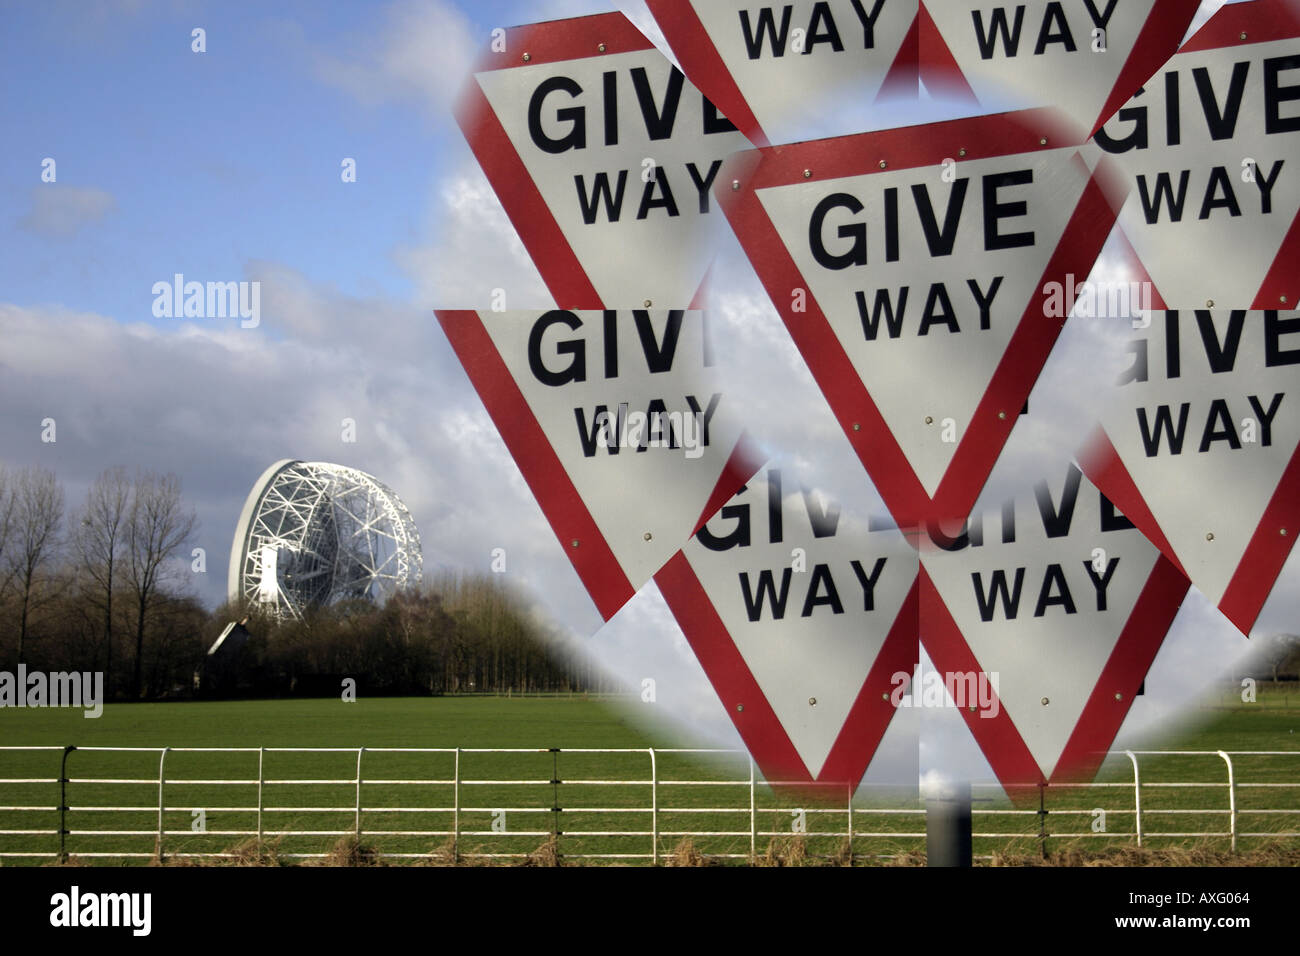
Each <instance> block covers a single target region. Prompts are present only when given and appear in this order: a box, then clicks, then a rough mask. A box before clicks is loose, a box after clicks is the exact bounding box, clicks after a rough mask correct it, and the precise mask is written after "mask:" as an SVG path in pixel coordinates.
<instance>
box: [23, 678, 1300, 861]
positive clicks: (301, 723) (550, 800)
mask: <svg viewBox="0 0 1300 956" xmlns="http://www.w3.org/2000/svg"><path fill="white" fill-rule="evenodd" d="M1199 716H1200V717H1201V718H1202V720H1203V723H1202V724H1201V725H1200V726H1199V727H1198V728H1197V729H1195V730H1193V731H1190V732H1186V733H1184V734H1182V735H1180V736H1179V737H1177V738H1176V739H1163V740H1153V741H1151V742H1150V744H1149V745H1148V749H1152V750H1220V749H1223V750H1283V751H1288V752H1292V751H1300V740H1297V736H1296V734H1294V732H1293V731H1294V730H1295V729H1296V727H1297V726H1300V693H1297V688H1296V687H1294V686H1287V685H1281V686H1278V687H1272V686H1269V685H1262V686H1261V689H1260V693H1259V699H1258V702H1256V703H1253V704H1243V703H1241V702H1240V700H1239V699H1238V698H1237V697H1235V696H1233V697H1225V698H1223V700H1222V701H1220V702H1217V703H1216V705H1215V706H1212V707H1207V708H1205V709H1204V710H1203V711H1202V712H1201V714H1200V715H1199ZM0 743H3V744H5V745H10V746H12V745H26V746H57V747H60V748H61V747H62V746H64V745H68V744H75V745H76V746H77V747H78V748H79V749H78V750H77V751H75V752H73V753H72V754H70V755H69V756H68V764H67V766H68V777H69V778H70V781H71V782H69V783H68V784H67V804H68V806H69V807H70V808H71V809H69V811H68V812H67V814H66V821H67V822H66V826H67V828H68V830H69V831H71V832H70V833H69V834H68V835H67V837H66V846H65V849H66V851H67V852H68V853H69V854H71V855H74V856H76V855H81V854H88V853H122V852H133V853H137V854H140V856H138V857H134V858H127V859H128V860H129V859H134V860H137V861H144V860H147V859H148V857H149V856H151V855H152V854H153V852H154V850H155V839H156V836H155V835H156V831H157V828H158V811H157V806H158V782H157V780H158V773H159V753H158V751H156V750H155V751H150V752H137V753H121V752H114V753H105V752H96V751H91V750H86V749H80V748H88V747H95V746H116V747H122V746H130V747H145V748H150V747H152V748H160V747H244V748H254V752H251V753H234V754H226V753H217V754H214V753H186V752H175V751H173V752H169V753H168V754H167V756H166V762H165V778H166V781H167V782H166V783H165V786H164V798H165V803H166V807H167V810H166V813H165V816H164V821H163V822H164V829H165V830H166V833H165V835H164V840H163V849H164V852H165V853H167V854H177V853H182V852H219V851H225V850H229V849H230V848H231V847H233V846H235V845H236V844H239V843H241V842H243V841H244V840H245V839H246V838H245V837H243V836H239V835H237V834H235V833H233V832H231V831H253V832H256V829H257V825H258V812H257V793H258V788H257V786H256V781H257V779H258V772H259V770H258V764H259V754H258V753H257V752H256V748H258V747H265V748H292V747H340V748H356V747H363V746H364V747H366V748H368V749H367V752H366V753H365V754H364V756H363V758H362V768H361V778H362V784H361V790H362V804H363V813H362V815H361V825H362V829H363V831H364V834H363V839H362V843H363V844H365V845H369V846H373V847H374V848H376V849H378V850H380V851H383V852H387V853H402V854H412V855H427V854H430V853H434V852H438V851H446V850H447V849H449V848H450V847H451V843H452V838H451V835H450V834H451V832H452V831H453V830H455V831H457V832H458V833H459V838H458V840H457V841H456V849H457V850H458V851H459V852H460V854H461V855H462V856H470V858H471V859H474V857H473V854H476V853H486V852H493V853H512V854H520V855H523V854H527V853H529V852H531V851H535V850H537V848H538V847H539V846H540V845H542V844H543V843H545V842H546V840H547V837H548V836H549V834H550V833H551V832H552V831H553V830H556V829H558V830H559V831H560V832H561V836H560V838H559V841H558V844H557V846H558V849H559V851H560V853H561V854H563V856H564V857H565V858H568V859H582V858H584V857H582V856H581V855H582V854H609V855H613V858H617V856H618V855H620V854H629V855H632V854H635V855H643V854H647V853H648V852H649V851H650V849H651V846H652V837H651V835H650V832H649V831H651V829H652V827H653V828H654V829H655V831H656V833H657V840H655V841H654V843H655V845H656V846H657V849H658V851H659V853H660V854H661V856H663V855H668V854H671V852H672V851H673V850H674V848H676V847H677V846H678V845H679V843H680V842H681V840H682V836H681V834H682V833H683V832H684V831H688V830H689V831H695V832H698V831H701V830H708V831H714V832H718V831H724V835H714V836H699V837H695V838H693V840H692V842H693V844H694V846H695V847H696V849H698V850H701V851H703V852H705V853H709V854H733V855H735V856H736V857H739V858H743V857H746V856H748V854H749V852H750V849H751V840H750V837H749V834H748V831H749V824H750V810H749V805H750V791H749V786H748V774H749V771H748V763H747V761H746V760H745V759H744V758H743V757H729V758H722V759H721V762H719V760H718V759H714V760H711V761H709V762H706V760H705V758H702V757H698V756H689V757H688V756H685V755H673V754H658V755H657V759H656V766H655V776H656V779H657V780H659V781H660V785H659V787H658V788H657V794H656V799H657V803H658V811H659V812H658V813H657V814H656V815H654V816H653V817H652V815H651V814H650V813H649V812H648V809H649V807H650V805H651V799H652V788H651V785H650V780H651V764H650V757H649V755H648V754H647V753H644V752H642V753H634V754H582V753H559V754H555V753H550V752H534V753H513V754H477V753H465V752H462V753H460V754H459V755H457V754H455V753H425V754H385V753H376V752H371V751H372V750H373V749H375V748H386V747H402V748H456V747H460V748H462V750H465V749H472V748H497V747H516V748H535V749H539V750H543V751H545V750H546V749H547V748H552V747H557V748H561V749H564V750H570V749H582V748H616V749H622V748H640V749H642V750H644V748H648V747H654V748H672V747H681V746H689V744H686V743H685V742H684V741H682V740H673V739H668V738H667V737H666V736H665V735H663V734H652V735H648V734H647V733H646V732H644V731H642V730H641V729H639V728H637V727H636V726H634V725H633V724H632V723H631V721H630V720H628V719H627V718H626V717H623V716H622V715H621V713H620V711H619V710H618V708H617V707H616V706H615V705H612V704H608V703H604V702H601V701H597V700H584V699H582V698H567V697H556V698H514V699H503V698H495V697H447V698H406V699H382V698H372V699H366V698H362V699H360V700H358V701H357V702H355V703H343V702H342V701H340V700H337V699H325V700H281V701H247V702H219V703H209V702H177V703H148V704H129V705H126V704H118V705H113V706H109V707H107V708H106V709H105V711H104V714H103V716H102V717H101V718H99V719H98V720H86V719H85V718H83V717H82V715H81V712H80V711H72V710H54V709H40V710H26V709H5V710H0ZM62 757H63V753H62V751H61V750H53V751H20V752H14V751H7V752H5V751H0V777H4V778H8V779H9V780H13V779H14V778H35V779H39V780H43V781H55V780H57V778H58V776H59V765H60V761H61V759H62ZM1236 763H1237V785H1238V786H1237V791H1236V796H1237V809H1238V818H1237V827H1238V833H1239V841H1238V844H1239V846H1240V847H1241V848H1243V849H1248V848H1250V847H1252V846H1257V845H1259V843H1260V842H1261V838H1258V837H1245V836H1241V834H1244V833H1247V832H1252V833H1255V832H1257V833H1275V832H1279V831H1283V830H1288V831H1296V830H1300V815H1298V814H1295V813H1289V814H1288V813H1283V814H1277V813H1270V814H1263V813H1252V812H1251V811H1255V810H1261V809H1270V810H1276V809H1284V810H1291V811H1295V810H1297V809H1300V788H1294V787H1292V788H1273V787H1262V786H1257V785H1258V784H1272V783H1281V782H1288V783H1292V784H1295V783H1300V757H1267V758H1262V757H1261V758H1238V759H1237V761H1236ZM1141 767H1142V779H1143V790H1142V800H1143V829H1144V831H1145V832H1146V833H1147V834H1148V837H1147V840H1146V845H1147V846H1180V845H1181V846H1186V845H1197V846H1214V847H1222V848H1224V849H1226V848H1227V845H1228V841H1227V839H1226V838H1223V839H1210V838H1204V837H1201V838H1196V837H1177V838H1156V837H1152V836H1150V834H1152V833H1153V832H1155V831H1175V832H1179V833H1191V834H1202V833H1209V832H1223V831H1226V829H1227V826H1228V813H1227V808H1228V792H1227V787H1226V773H1225V770H1226V767H1225V764H1224V762H1223V761H1222V760H1221V759H1220V758H1218V757H1217V756H1202V757H1192V756H1185V757H1160V758H1156V757H1144V758H1142V762H1141ZM356 769H357V756H356V753H355V751H353V752H351V753H271V754H265V755H263V756H262V778H263V780H264V781H266V782H265V783H264V793H263V806H262V813H261V820H262V831H263V833H264V835H265V837H266V838H267V839H268V840H272V841H273V842H274V845H275V846H276V848H277V850H278V851H279V852H280V853H282V854H294V853H301V854H315V853H323V852H325V851H327V850H329V849H330V848H331V847H332V846H333V845H334V844H335V843H336V842H337V841H338V840H339V838H340V837H341V836H343V835H346V834H351V833H353V832H354V830H355V827H356V811H355V800H356V796H357V786H356V784H355V782H354V780H355V776H356ZM458 769H459V772H457V771H458ZM86 778H96V780H97V782H87V781H86ZM104 778H111V779H115V780H136V781H141V782H124V783H108V782H102V781H103V779H104ZM457 778H459V780H460V784H459V787H457V786H456V784H455V781H456V779H457ZM556 779H558V780H560V781H562V782H560V783H558V784H557V783H554V782H553V781H554V780H556ZM705 779H708V780H720V779H730V780H734V781H736V782H737V783H738V784H739V785H738V786H700V785H691V784H689V783H687V781H691V780H696V781H698V780H705ZM1131 779H1132V769H1131V766H1130V764H1129V763H1128V761H1127V759H1125V758H1119V759H1118V760H1117V761H1111V762H1108V764H1107V765H1106V768H1105V770H1104V771H1103V773H1102V775H1101V777H1100V781H1101V782H1103V783H1121V784H1122V783H1128V782H1131ZM193 780H201V781H204V782H202V783H191V782H185V781H193ZM235 780H242V781H248V782H245V783H225V784H223V783H220V782H219V781H235ZM318 780H339V781H347V782H346V783H328V784H327V783H306V782H296V781H318ZM612 780H622V781H633V782H632V783H623V784H612V783H606V782H604V781H612ZM269 781H290V782H281V783H270V782H269ZM497 781H523V782H518V783H509V782H497ZM1172 782H1181V783H1187V782H1204V783H1206V784H1209V785H1210V786H1206V787H1198V788H1189V787H1163V786H1161V784H1164V783H1172ZM58 804H59V787H58V784H57V783H56V782H31V783H18V782H5V783H0V805H4V806H20V807H31V808H48V809H26V810H9V811H0V829H4V830H38V831H53V832H45V833H24V834H7V835H5V834H0V852H7V853H22V852H44V853H54V852H56V851H57V850H58V836H57V828H58V826H59V822H58V813H57V810H56V809H55V808H56V807H57V806H58ZM105 806H116V807H128V808H131V809H125V810H115V811H105V810H97V809H94V808H97V807H105ZM556 806H559V807H561V808H562V809H561V810H560V811H559V812H558V813H557V812H555V810H554V807H556ZM855 806H856V808H857V812H855V814H854V821H853V828H854V832H855V834H858V837H857V838H856V839H855V840H854V842H853V844H852V849H853V852H854V854H855V855H857V856H860V857H862V858H864V859H870V858H872V857H874V856H875V855H878V854H901V853H908V852H915V851H919V850H921V849H923V843H924V841H923V840H922V839H919V838H916V837H903V836H901V834H903V833H920V832H923V831H924V819H923V817H922V816H921V815H919V814H891V815H868V814H866V813H864V812H861V811H863V810H865V809H867V808H868V807H869V806H874V807H882V808H890V809H895V810H898V809H915V808H917V807H918V806H919V805H918V804H917V803H916V802H915V801H913V800H909V799H906V798H900V797H878V798H875V799H874V800H873V801H871V802H870V803H869V801H868V800H867V799H866V798H865V797H863V796H861V795H860V796H859V798H858V800H857V802H856V804H855ZM340 807H349V808H351V809H347V810H338V809H323V808H340ZM457 807H459V810H458V811H457V810H456V809H455V808H457ZM720 808H739V809H740V810H741V811H742V812H739V813H725V814H724V813H720V812H718V811H719V809H720ZM1047 808H1048V810H1049V811H1051V813H1050V814H1049V816H1048V822H1047V827H1048V830H1049V832H1050V833H1052V834H1053V836H1052V838H1051V839H1050V840H1049V848H1050V849H1052V850H1053V851H1056V850H1060V849H1063V848H1069V847H1070V846H1071V845H1077V846H1085V845H1086V846H1087V847H1088V848H1090V849H1100V848H1103V847H1104V846H1106V845H1108V844H1132V842H1133V837H1132V836H1131V834H1132V832H1133V820H1134V814H1133V791H1132V787H1131V785H1130V786H1116V787H1109V788H1107V787H1100V788H1090V789H1088V790H1086V791H1081V790H1062V791H1059V792H1052V793H1049V795H1048V798H1047ZM791 809H792V808H791V806H790V803H789V801H788V800H783V799H781V798H779V797H777V796H774V795H773V794H772V793H771V792H769V791H767V790H766V789H765V788H763V787H762V786H761V785H760V786H759V787H758V788H757V789H756V792H755V810H754V817H755V823H756V827H757V829H758V831H759V836H758V837H757V838H756V839H755V840H754V841H753V844H752V845H753V848H754V850H756V851H757V853H758V854H759V855H763V854H764V853H765V852H767V851H768V850H769V849H770V848H772V846H773V844H775V846H776V849H778V850H781V849H784V850H785V851H792V850H793V851H795V852H797V851H798V850H800V849H802V850H806V851H807V852H808V853H811V854H830V855H834V854H837V853H839V852H841V851H842V850H843V849H844V844H845V841H844V838H843V836H840V835H823V836H820V837H819V836H818V835H817V834H819V833H820V834H843V833H844V832H845V830H846V814H845V813H844V812H843V809H838V810H835V811H833V812H816V811H812V812H808V813H807V814H806V830H807V833H808V836H807V837H805V838H803V839H802V840H800V841H797V842H798V844H799V845H796V841H795V839H794V838H793V837H792V836H791V835H790V834H791V826H792V822H793V820H794V817H793V816H792V813H791ZM1008 809H1010V807H1009V805H1008V804H1006V803H1005V801H1002V800H995V801H991V802H983V803H980V804H978V805H977V816H976V821H975V829H976V832H977V834H978V833H998V834H1003V833H1005V834H1019V835H1021V839H1020V840H1018V841H1013V842H1008V841H1007V840H1005V839H992V838H989V837H980V838H977V840H976V848H975V849H976V853H977V854H984V855H989V854H992V853H994V852H998V851H1007V850H1011V851H1013V852H1017V851H1018V852H1037V850H1038V847H1039V844H1038V841H1037V839H1036V834H1037V833H1038V828H1039V820H1038V818H1037V817H1036V816H1032V815H1031V816H1019V815H1012V814H1008V813H1005V812H1001V813H999V812H987V811H1005V810H1008ZM1097 809H1103V810H1105V811H1106V820H1105V822H1106V830H1105V833H1094V832H1093V824H1094V820H1096V819H1098V817H1097V815H1096V814H1095V813H1094V811H1095V810H1097ZM1193 809H1195V810H1212V811H1215V812H1213V813H1195V814H1187V813H1169V812H1168V811H1171V810H1172V811H1178V810H1193ZM195 810H201V811H202V818H203V824H204V827H205V832H202V833H198V832H195V831H194V829H193V828H194V827H195V826H196V824H197V819H196V814H195V813H194V811H195ZM503 811H504V812H503ZM89 830H96V831H105V830H109V831H131V832H128V833H108V834H98V835H92V834H87V833H85V832H83V831H89ZM288 830H317V831H322V833H321V835H317V836H306V835H302V836H296V835H283V831H288ZM415 830H419V831H441V832H440V833H436V834H434V833H427V832H426V833H422V834H420V835H412V834H411V833H410V832H409V831H415ZM629 830H631V831H638V833H637V834H636V835H618V833H619V832H625V831H629ZM616 831H617V832H616ZM725 831H732V835H725ZM866 831H871V832H877V833H890V834H900V836H898V837H895V838H888V839H878V838H864V837H862V836H861V834H862V833H864V832H866ZM584 832H586V833H587V834H589V835H585V836H584V835H582V834H583V833H584ZM741 833H743V835H738V834H741ZM1071 834H1076V835H1077V838H1073V839H1072V838H1071V837H1070V836H1069V835H1071ZM0 859H3V862H5V863H6V864H13V863H31V862H42V860H41V859H40V858H19V857H5V858H0ZM87 860H88V861H92V862H117V861H116V860H113V859H106V858H103V857H88V858H87Z"/></svg>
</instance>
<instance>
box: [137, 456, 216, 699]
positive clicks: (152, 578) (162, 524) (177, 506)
mask: <svg viewBox="0 0 1300 956" xmlns="http://www.w3.org/2000/svg"><path fill="white" fill-rule="evenodd" d="M197 524H198V519H197V518H196V517H195V515H194V512H193V511H189V512H185V511H183V510H182V505H181V486H180V479H179V478H177V477H176V476H175V475H174V474H167V475H162V476H159V475H157V474H154V473H153V472H146V473H144V474H141V475H138V476H137V477H136V479H135V487H134V489H133V494H132V496H131V509H130V512H129V514H128V518H127V523H126V545H127V547H126V577H127V583H128V585H129V586H130V589H131V596H132V603H133V605H134V611H135V665H134V667H135V670H134V692H135V696H136V697H140V696H141V693H142V692H143V690H144V687H143V683H142V681H141V674H142V671H141V666H142V663H143V656H144V634H145V625H146V623H147V620H148V617H149V612H150V610H151V609H152V608H153V606H154V605H155V604H156V602H157V601H158V600H159V597H160V585H161V584H162V582H163V578H164V576H165V571H166V562H167V561H168V560H170V559H171V558H173V557H175V555H176V553H177V552H178V551H179V550H180V548H181V547H182V546H183V545H184V544H185V542H186V540H187V539H188V538H189V536H190V535H191V534H192V533H193V532H194V529H195V527H196V525H197Z"/></svg>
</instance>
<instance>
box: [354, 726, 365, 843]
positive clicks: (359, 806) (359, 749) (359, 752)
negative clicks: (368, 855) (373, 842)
mask: <svg viewBox="0 0 1300 956" xmlns="http://www.w3.org/2000/svg"><path fill="white" fill-rule="evenodd" d="M365 752H366V748H365V747H358V748H357V828H356V829H357V844H358V845H360V843H361V755H362V754H363V753H365Z"/></svg>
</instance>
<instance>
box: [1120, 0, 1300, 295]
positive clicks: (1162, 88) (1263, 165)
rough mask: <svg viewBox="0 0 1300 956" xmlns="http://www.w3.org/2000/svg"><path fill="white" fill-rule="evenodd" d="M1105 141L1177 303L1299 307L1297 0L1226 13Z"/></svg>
mask: <svg viewBox="0 0 1300 956" xmlns="http://www.w3.org/2000/svg"><path fill="white" fill-rule="evenodd" d="M1095 139H1096V142H1097V145H1098V146H1100V147H1101V148H1102V149H1103V150H1106V151H1107V152H1109V153H1111V154H1113V158H1114V159H1115V160H1116V162H1117V163H1118V164H1119V165H1120V166H1121V167H1122V168H1123V170H1124V173H1125V176H1126V177H1127V178H1128V180H1129V181H1130V182H1131V183H1132V186H1131V190H1130V192H1129V196H1128V200H1127V202H1126V204H1125V206H1124V209H1123V211H1122V212H1121V214H1120V223H1121V225H1122V227H1123V229H1124V232H1125V234H1126V235H1127V236H1128V238H1129V240H1130V241H1131V242H1132V244H1133V248H1134V250H1135V251H1136V253H1137V256H1138V258H1139V259H1140V260H1141V262H1142V265H1143V266H1144V267H1145V269H1146V271H1147V273H1148V274H1149V275H1150V277H1151V280H1152V281H1153V282H1154V283H1155V287H1156V289H1157V290H1159V293H1160V297H1161V298H1162V299H1163V301H1164V302H1165V304H1166V305H1167V306H1169V307H1170V308H1183V309H1199V308H1220V309H1234V308H1253V309H1290V308H1295V306H1296V303H1297V302H1300V268H1297V264H1300V0H1268V2H1257V3H1237V4H1230V5H1228V6H1225V7H1223V8H1222V9H1221V10H1220V11H1219V12H1218V13H1217V14H1215V15H1214V16H1213V17H1212V18H1211V19H1210V20H1209V22H1208V23H1206V25H1205V26H1204V27H1202V28H1201V29H1200V30H1199V31H1198V32H1197V33H1196V34H1195V35H1194V36H1193V37H1192V38H1191V39H1190V40H1188V41H1187V43H1186V44H1185V45H1184V46H1183V47H1182V49H1181V50H1179V52H1178V55H1177V56H1175V57H1173V58H1172V59H1171V60H1169V62H1167V63H1166V64H1165V65H1164V66H1163V68H1161V69H1160V70H1159V72H1157V73H1156V75H1155V76H1153V77H1151V78H1150V79H1149V80H1147V81H1146V85H1145V86H1144V87H1143V88H1142V89H1140V90H1139V91H1138V92H1137V93H1136V94H1135V95H1134V96H1133V98H1132V99H1130V100H1129V101H1128V102H1127V103H1125V104H1124V106H1123V108H1122V109H1120V110H1119V112H1118V113H1116V114H1115V116H1114V117H1113V118H1111V119H1110V120H1109V121H1108V122H1107V123H1106V124H1105V126H1104V127H1103V128H1102V129H1101V130H1100V131H1099V132H1098V133H1097V135H1096V137H1095Z"/></svg>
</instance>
